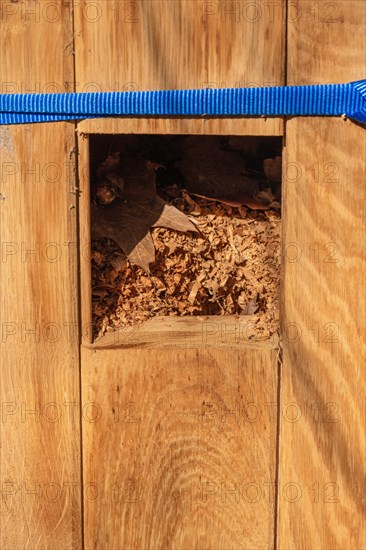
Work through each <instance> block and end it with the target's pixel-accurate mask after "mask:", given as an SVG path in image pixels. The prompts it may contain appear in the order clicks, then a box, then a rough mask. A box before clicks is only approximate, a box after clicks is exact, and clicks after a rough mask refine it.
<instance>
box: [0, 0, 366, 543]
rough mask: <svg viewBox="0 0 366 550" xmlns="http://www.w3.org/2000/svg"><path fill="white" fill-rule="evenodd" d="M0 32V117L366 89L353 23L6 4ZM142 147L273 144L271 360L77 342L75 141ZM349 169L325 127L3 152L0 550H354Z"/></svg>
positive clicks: (355, 146)
mask: <svg viewBox="0 0 366 550" xmlns="http://www.w3.org/2000/svg"><path fill="white" fill-rule="evenodd" d="M0 21H1V28H2V33H1V38H0V42H1V49H2V64H1V69H0V71H1V76H2V78H1V85H2V92H3V93H16V92H27V91H34V92H47V91H60V92H61V91H81V92H82V91H112V90H132V89H133V90H149V89H150V90H151V89H175V88H178V89H185V88H202V87H208V86H211V87H212V86H219V87H235V86H265V85H285V84H314V83H328V82H349V81H352V80H358V79H360V78H362V76H363V73H364V69H365V64H364V57H365V55H364V54H365V49H366V44H365V32H364V30H365V9H364V5H363V3H362V2H359V1H357V0H347V1H346V0H337V1H336V2H327V1H323V0H321V1H319V2H309V1H307V0H295V1H293V2H286V1H285V0H278V1H277V0H274V1H268V2H267V1H265V0H258V1H256V2H249V1H247V0H244V1H238V2H226V1H223V0H218V1H201V0H179V1H178V0H154V1H150V0H134V1H126V0H96V1H94V0H93V1H92V0H69V1H63V0H56V1H53V2H48V1H47V0H45V1H43V0H42V1H40V2H34V1H31V0H19V1H11V0H4V1H3V2H1V5H0ZM14 52H16V55H15V56H14ZM15 57H16V60H15ZM138 133H140V134H191V135H194V134H198V135H237V136H241V135H248V136H249V135H250V136H280V137H281V136H282V137H283V144H284V146H283V182H282V185H283V195H282V211H283V218H282V245H281V247H282V275H281V312H280V324H281V328H280V334H279V338H278V339H271V340H270V341H268V342H255V341H254V342H253V341H251V342H241V343H240V345H233V341H231V342H230V341H226V342H224V343H223V342H222V341H220V340H219V339H216V340H215V341H208V342H205V345H198V342H197V339H196V340H195V338H194V337H192V336H191V335H190V334H189V330H188V336H187V330H186V329H184V331H183V332H184V334H185V336H184V338H183V336H181V335H180V332H179V329H174V330H173V333H174V334H173V336H172V337H169V338H168V343H169V345H166V344H167V342H166V341H164V340H163V339H162V338H160V339H158V340H157V341H156V342H155V343H154V342H152V338H151V335H150V336H149V345H142V344H143V342H142V341H141V340H140V341H137V342H135V343H134V345H130V346H125V345H124V346H120V345H117V346H116V345H115V342H114V343H113V344H106V345H103V346H98V345H97V344H96V343H93V342H90V341H88V340H89V339H88V337H87V333H86V334H85V333H84V330H83V329H84V328H85V325H87V324H88V322H90V318H91V313H90V301H88V300H87V299H85V297H86V296H87V295H88V292H89V291H90V282H88V278H87V274H88V270H89V271H90V265H89V258H88V255H87V254H83V251H85V247H88V246H89V244H90V231H89V221H88V211H89V205H90V196H89V192H88V190H89V179H90V178H89V174H88V162H85V163H84V161H85V160H87V159H88V141H89V139H90V136H92V135H94V134H138ZM365 153H366V140H365V128H364V127H362V126H361V125H356V124H354V123H353V122H351V121H349V120H347V121H344V120H342V119H338V118H334V119H332V118H320V117H319V118H315V117H314V118H312V117H309V118H293V117H288V118H287V119H285V120H283V119H279V118H216V119H214V118H179V117H172V118H160V119H159V118H152V117H151V118H149V117H146V118H133V117H131V118H121V119H118V118H114V119H112V118H111V119H94V120H84V121H81V122H78V123H77V124H76V123H75V124H74V123H73V122H68V123H66V122H65V123H44V124H29V125H20V126H8V127H6V126H2V127H1V128H0V155H1V172H2V183H1V189H0V191H1V198H2V199H3V200H1V204H0V215H1V236H2V261H1V276H2V288H3V295H2V306H3V307H2V321H1V331H2V338H1V342H2V348H3V349H2V358H3V361H2V366H1V369H2V370H1V374H2V376H1V401H2V423H1V432H2V434H1V440H2V448H1V453H2V454H1V469H0V472H1V492H2V499H1V512H2V520H1V537H2V546H3V547H4V548H7V549H11V548H13V549H17V550H18V549H19V548H31V549H35V548H39V549H43V548H49V549H51V548H55V549H56V548H58V549H59V548H67V549H69V548H70V549H71V548H73V549H78V548H86V549H92V548H98V549H105V550H107V549H111V548H113V549H121V550H122V549H123V550H127V549H136V550H137V549H138V550H142V549H144V550H145V549H146V550H152V549H156V550H158V549H159V550H166V549H173V548H174V549H177V550H179V549H181V550H186V549H188V548H189V549H191V548H192V549H203V548H204V549H206V548H207V549H215V550H216V549H227V550H229V549H230V550H232V549H234V548H238V549H239V548H241V549H242V548H248V549H251V550H252V549H254V548H256V549H258V550H259V549H261V550H262V549H263V548H278V549H281V550H285V549H294V548H296V549H297V548H301V549H303V550H309V549H320V548H324V549H325V548H332V549H339V550H344V549H346V548H347V549H349V550H351V549H352V550H353V549H355V548H361V547H362V545H363V543H364V540H365V533H366V525H365V519H364V518H365V499H364V487H365V461H364V449H365V435H364V429H363V427H364V412H365V411H364V408H365V389H366V384H365V376H364V374H365V373H364V365H365V358H366V356H365V355H366V353H365V345H364V341H365V333H366V314H365V308H364V303H365V297H366V296H365V294H366V291H365V289H366V286H365V258H366V236H365V207H364V205H365V198H366V197H365V186H364V181H365V165H364V159H365ZM85 336H86V337H85Z"/></svg>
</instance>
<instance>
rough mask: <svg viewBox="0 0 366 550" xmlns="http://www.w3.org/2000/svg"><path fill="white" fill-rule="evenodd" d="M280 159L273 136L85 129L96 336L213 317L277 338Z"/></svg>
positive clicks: (255, 336)
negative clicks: (239, 322) (115, 132)
mask: <svg viewBox="0 0 366 550" xmlns="http://www.w3.org/2000/svg"><path fill="white" fill-rule="evenodd" d="M281 154H282V138H278V137H246V136H243V137H238V136H235V137H231V136H201V135H200V136H192V135H189V136H187V135H176V136H171V135H94V134H93V135H89V162H90V166H89V168H90V209H91V211H90V231H91V266H90V269H91V302H92V303H91V317H92V325H93V338H94V340H95V341H101V339H103V338H104V337H105V336H106V335H110V333H111V332H115V331H121V330H124V331H125V334H127V333H129V332H128V331H130V333H131V331H132V332H133V333H134V334H135V336H136V334H137V332H138V331H137V329H139V330H140V329H141V327H144V328H145V329H146V327H154V326H157V325H156V323H157V322H158V323H160V324H159V327H160V329H161V328H162V327H164V326H166V327H168V329H167V334H171V333H172V330H173V332H174V330H175V329H174V322H177V321H179V320H181V321H182V320H184V323H185V327H187V326H188V325H187V322H188V323H189V322H191V329H190V332H191V333H192V330H193V331H195V330H196V329H197V330H198V331H200V330H201V326H200V324H197V323H196V324H195V323H194V319H195V320H200V321H202V319H203V318H204V319H211V318H212V316H213V317H220V318H222V316H224V317H230V318H231V319H232V318H235V319H239V320H242V319H244V318H246V319H250V320H251V325H250V326H251V329H250V334H247V337H248V338H249V339H254V340H259V341H263V340H268V339H270V338H271V336H272V335H273V334H276V333H277V332H278V329H279V326H278V325H279V286H280V259H281V254H280V229H281V164H282V163H281ZM89 299H90V298H89ZM154 323H155V325H154ZM172 327H173V328H172ZM195 327H196V328H195ZM160 329H159V330H160ZM178 332H179V331H178ZM152 333H154V330H152ZM137 342H138V337H137Z"/></svg>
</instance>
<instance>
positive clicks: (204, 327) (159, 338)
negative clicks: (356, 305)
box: [83, 315, 279, 349]
mask: <svg viewBox="0 0 366 550" xmlns="http://www.w3.org/2000/svg"><path fill="white" fill-rule="evenodd" d="M255 318H256V316H255V315H248V316H242V317H238V316H234V315H223V316H219V315H206V316H194V317H169V316H162V317H156V318H154V319H151V320H150V321H146V322H145V323H142V324H141V325H137V326H135V327H126V328H125V329H119V330H116V331H113V332H107V333H106V334H104V335H103V336H101V337H99V338H97V339H95V340H94V342H93V343H92V344H90V343H89V344H88V341H87V340H86V341H85V342H83V343H84V346H86V347H89V348H90V349H117V348H177V349H180V348H226V349H227V348H232V349H243V348H252V349H276V348H277V347H278V342H279V337H278V334H277V333H276V334H273V335H272V337H271V338H270V339H268V340H263V341H261V340H258V339H256V338H255V336H253V333H254V332H255V328H254V327H255Z"/></svg>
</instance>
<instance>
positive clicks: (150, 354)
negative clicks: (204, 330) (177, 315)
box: [82, 348, 277, 550]
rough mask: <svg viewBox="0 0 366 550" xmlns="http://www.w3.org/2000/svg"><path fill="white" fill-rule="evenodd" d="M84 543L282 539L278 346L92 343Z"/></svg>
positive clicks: (126, 545) (192, 544)
mask: <svg viewBox="0 0 366 550" xmlns="http://www.w3.org/2000/svg"><path fill="white" fill-rule="evenodd" d="M82 375H83V406H82V411H83V448H84V486H85V497H84V504H85V537H86V538H85V548H87V549H92V548H100V549H107V548H115V549H117V548H118V549H122V548H123V549H124V550H128V549H137V548H139V549H140V548H141V549H142V548H144V549H147V548H149V550H150V549H151V550H153V549H163V548H164V549H168V548H169V549H183V548H184V549H185V548H192V549H201V548H212V549H213V548H215V549H216V548H220V549H227V550H232V549H236V548H241V549H244V548H247V549H251V550H252V549H253V548H258V549H262V548H268V549H270V548H273V547H274V521H275V519H274V518H275V490H274V487H275V483H276V453H275V449H276V426H277V417H276V399H277V364H276V353H275V352H274V351H271V350H263V351H259V350H241V351H230V349H228V350H226V351H222V350H213V349H206V350H199V351H195V350H193V349H190V350H184V349H180V350H179V349H177V350H175V351H171V350H160V349H155V350H150V351H146V350H99V351H96V350H94V351H93V350H89V349H86V348H83V349H82Z"/></svg>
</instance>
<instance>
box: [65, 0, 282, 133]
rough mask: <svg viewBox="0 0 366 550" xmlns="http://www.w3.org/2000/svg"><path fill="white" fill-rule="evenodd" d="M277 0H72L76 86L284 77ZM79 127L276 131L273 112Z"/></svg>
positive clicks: (231, 82)
mask: <svg viewBox="0 0 366 550" xmlns="http://www.w3.org/2000/svg"><path fill="white" fill-rule="evenodd" d="M284 22H285V19H284V9H283V2H282V0H280V1H279V2H251V3H248V2H226V1H225V2H223V1H219V2H206V1H203V0H202V1H201V0H168V1H160V2H159V1H150V0H136V1H133V2H114V1H112V0H103V1H97V2H89V1H88V0H80V1H79V2H77V4H76V6H75V31H76V43H75V47H76V74H77V79H76V81H77V91H124V90H126V91H128V90H130V91H132V90H136V91H137V90H141V91H142V90H155V89H156V90H162V89H185V88H205V87H209V86H216V87H227V88H235V87H243V86H266V85H268V86H271V85H281V84H284V55H283V52H284V39H285V32H284V29H285V26H284ZM79 130H80V131H83V132H85V133H88V132H89V133H92V132H94V133H117V132H118V133H161V134H164V133H174V134H228V135H230V134H231V135H234V134H241V135H245V134H247V135H281V134H282V133H283V121H282V120H281V119H280V118H273V119H267V120H265V119H261V118H256V119H254V118H252V119H240V118H238V119H229V118H224V119H210V120H208V119H205V118H202V119H187V118H186V119H179V118H177V119H154V118H150V119H149V118H144V119H132V118H126V119H120V120H117V119H110V120H98V119H95V120H92V121H88V120H86V121H83V122H81V123H80V124H79Z"/></svg>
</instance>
